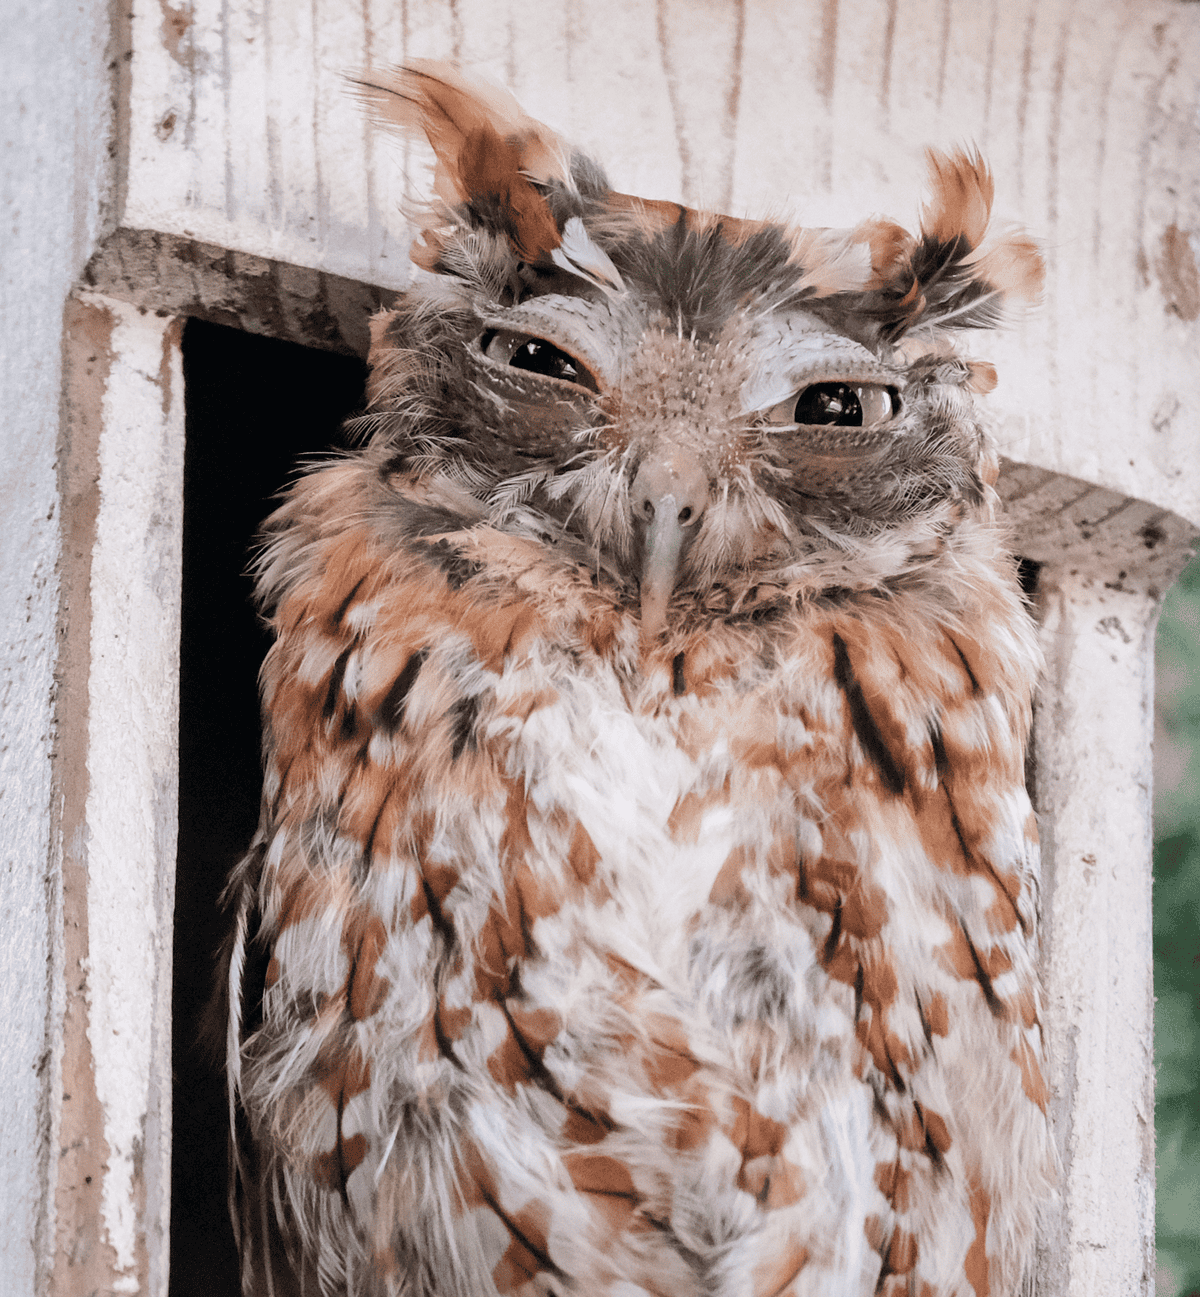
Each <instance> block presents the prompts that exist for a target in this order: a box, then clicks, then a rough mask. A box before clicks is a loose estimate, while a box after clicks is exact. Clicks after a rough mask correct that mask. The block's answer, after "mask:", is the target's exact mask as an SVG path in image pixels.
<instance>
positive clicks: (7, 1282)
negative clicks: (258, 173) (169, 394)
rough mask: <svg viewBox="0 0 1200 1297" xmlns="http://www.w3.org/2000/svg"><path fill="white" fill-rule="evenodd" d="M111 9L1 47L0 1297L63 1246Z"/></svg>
mask: <svg viewBox="0 0 1200 1297" xmlns="http://www.w3.org/2000/svg"><path fill="white" fill-rule="evenodd" d="M107 38H108V15H107V11H106V9H105V7H104V6H99V5H79V4H77V3H74V0H43V2H42V3H38V4H26V3H18V4H17V5H16V6H15V10H14V9H13V8H12V7H10V8H8V9H6V11H5V13H4V35H3V38H0V140H2V149H0V321H2V322H3V323H2V327H0V412H2V413H0V726H2V728H0V986H3V988H4V1012H3V1014H0V1094H2V1095H3V1104H2V1108H3V1114H4V1118H3V1121H0V1167H3V1168H4V1171H3V1175H0V1293H3V1294H9V1293H11V1294H13V1297H18V1295H19V1297H27V1295H28V1294H30V1293H33V1292H35V1291H40V1290H41V1288H42V1286H43V1284H44V1282H45V1275H46V1271H47V1267H48V1265H49V1258H50V1250H51V1247H52V1219H51V1215H50V1210H49V1203H50V1191H51V1186H52V1185H53V1181H54V1176H55V1172H56V1169H57V1157H56V1155H55V1150H54V1149H53V1147H52V1143H53V1133H52V1126H53V1116H54V1113H53V1108H54V1104H55V1102H56V1092H57V1088H58V1087H57V1084H56V1080H55V1077H56V1073H57V1067H58V1062H59V1054H58V1032H57V1024H56V1020H55V1018H56V1006H57V1005H59V1004H60V1003H61V998H62V995H61V979H60V976H59V957H58V953H57V945H58V936H57V933H58V906H59V895H58V891H59V888H58V870H57V862H56V859H55V855H56V852H55V847H54V843H53V832H52V795H51V763H50V754H51V748H52V745H53V742H54V734H53V729H54V668H55V660H56V643H55V639H56V626H57V623H58V617H59V606H58V588H59V586H58V578H57V572H56V567H57V563H58V558H59V544H60V537H59V526H60V515H59V507H58V484H57V479H56V453H57V446H58V440H59V410H60V403H61V378H62V366H61V356H62V319H63V304H64V302H65V301H66V297H67V294H68V293H69V291H70V289H71V286H72V285H73V284H74V283H75V281H76V280H77V279H78V277H79V275H80V273H81V272H82V270H83V267H84V265H85V263H86V262H87V260H88V258H89V256H90V255H91V252H92V250H93V247H94V245H95V242H96V239H97V234H98V230H99V226H100V219H101V209H102V205H103V203H102V200H103V198H104V196H105V192H106V181H105V176H106V168H107V165H108V153H107V147H106V146H107V143H108V134H109V131H110V124H111V110H110V104H109V82H108V69H107V58H106V51H105V46H106V41H107Z"/></svg>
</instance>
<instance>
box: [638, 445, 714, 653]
mask: <svg viewBox="0 0 1200 1297" xmlns="http://www.w3.org/2000/svg"><path fill="white" fill-rule="evenodd" d="M630 496H631V504H632V507H633V516H634V520H635V521H636V522H639V523H641V524H642V525H644V526H645V528H646V531H645V546H644V549H643V557H642V581H641V597H642V642H643V643H644V644H650V643H652V642H653V641H654V640H655V639H657V638H658V635H659V633H660V632H661V631H662V629H663V627H664V626H665V625H666V621H667V605H668V604H669V603H670V602H671V595H672V594H673V593H674V591H675V583H676V582H677V581H678V579H679V568H680V560H681V559H682V557H683V550H684V546H685V544H686V543H687V541H688V540H689V538H690V537H691V535H693V534H694V532H695V528H696V525H697V524H698V522H699V521H700V517H701V515H702V514H703V513H704V510H705V507H706V506H707V504H708V475H707V474H706V473H705V472H704V470H703V469H702V468H701V466H700V462H699V460H697V459H696V457H695V456H694V455H693V454H691V452H690V451H687V450H683V449H681V448H672V449H669V450H666V451H664V452H662V453H660V454H655V455H651V456H649V457H648V458H647V459H645V460H643V461H642V465H641V467H640V468H639V469H638V472H637V476H636V477H635V478H634V480H633V487H632V490H631V492H630Z"/></svg>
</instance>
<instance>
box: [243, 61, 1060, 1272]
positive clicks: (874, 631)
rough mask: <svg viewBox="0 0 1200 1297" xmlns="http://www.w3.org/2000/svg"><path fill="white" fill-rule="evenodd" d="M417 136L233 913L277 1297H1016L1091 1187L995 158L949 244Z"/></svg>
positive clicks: (948, 186)
mask: <svg viewBox="0 0 1200 1297" xmlns="http://www.w3.org/2000/svg"><path fill="white" fill-rule="evenodd" d="M362 93H363V95H364V96H365V97H366V98H367V99H368V100H369V101H370V103H371V105H372V107H373V109H374V110H375V111H376V113H377V114H378V115H379V116H380V117H381V118H382V119H383V120H384V121H385V122H386V123H389V124H391V125H394V126H397V127H399V128H401V129H403V130H405V131H409V132H413V133H423V134H424V136H426V137H427V139H428V141H429V143H430V144H431V145H432V147H433V149H434V152H435V155H436V159H437V165H436V172H435V176H434V186H433V187H434V193H435V196H436V197H435V200H434V201H433V202H432V203H431V204H430V205H429V207H428V208H427V209H425V210H424V215H423V217H422V233H421V237H420V240H419V241H418V243H417V245H416V247H415V249H414V252H413V258H414V260H415V261H416V262H417V264H418V265H419V266H420V267H422V268H423V269H424V270H425V271H427V272H430V273H429V274H427V275H424V276H422V277H421V278H420V279H419V281H418V282H417V283H415V284H414V285H413V287H412V288H411V289H410V290H409V291H408V292H406V293H405V294H404V296H403V297H402V299H401V300H400V302H399V305H398V306H397V307H396V309H395V310H392V311H389V312H385V313H384V314H382V315H380V316H379V317H378V318H376V319H375V321H374V322H373V328H372V349H371V357H370V361H371V379H370V385H369V407H368V411H367V413H366V415H365V416H364V418H363V419H362V421H361V428H360V431H361V433H362V437H363V443H362V448H361V449H360V450H358V451H357V452H356V453H352V454H350V455H348V456H345V457H343V458H341V459H338V460H336V461H332V462H329V463H326V464H324V465H322V466H319V467H318V468H316V469H314V470H313V471H311V472H309V473H308V474H307V475H306V476H304V477H303V478H302V479H301V480H300V481H299V482H298V483H297V484H296V485H295V486H294V487H293V488H292V489H291V490H290V492H289V494H288V496H287V498H286V502H285V503H284V504H283V506H282V507H281V508H280V509H279V510H278V511H277V512H276V513H275V514H274V516H273V517H272V518H271V519H270V521H269V523H268V524H267V533H266V540H265V542H264V549H263V552H262V555H261V558H260V560H259V566H258V578H259V591H260V595H261V599H262V602H263V605H264V607H265V609H266V610H267V612H268V614H269V616H270V618H271V620H272V624H273V627H274V631H275V636H276V639H275V643H274V646H273V648H272V649H271V651H270V654H269V656H268V658H267V661H266V664H265V666H264V668H263V675H262V692H263V707H264V725H265V762H266V774H265V791H264V800H263V809H262V818H261V824H260V828H259V832H258V835H257V837H256V839H255V842H254V844H253V847H252V849H251V851H250V853H249V855H248V856H247V858H246V859H245V860H244V861H243V862H242V864H241V865H240V866H239V867H238V869H237V871H236V873H235V875H234V878H233V880H232V882H231V885H230V896H231V898H232V903H233V905H234V908H235V912H236V923H235V931H234V936H233V939H232V941H231V945H230V949H229V951H228V953H227V958H228V974H227V984H228V991H229V995H230V1000H231V1005H232V1008H231V1011H230V1014H229V1020H228V1023H229V1025H228V1080H229V1090H230V1106H231V1121H232V1127H233V1138H234V1145H235V1171H234V1182H235V1183H234V1199H235V1217H236V1223H237V1227H238V1230H239V1234H240V1246H241V1248H242V1255H243V1274H244V1284H245V1289H246V1291H247V1292H248V1293H249V1292H295V1293H305V1294H310V1293H311V1294H316V1293H321V1294H332V1293H345V1294H384V1293H387V1294H404V1295H405V1297H435V1295H436V1297H486V1295H488V1294H496V1293H499V1294H507V1293H518V1292H519V1293H526V1294H535V1293H536V1294H540V1295H541V1297H548V1295H549V1294H554V1295H555V1297H568V1294H572V1293H577V1294H586V1295H587V1297H600V1295H601V1294H611V1295H612V1297H636V1295H637V1294H656V1295H662V1297H668V1295H669V1297H686V1295H688V1294H696V1295H699V1294H705V1295H706V1297H735V1295H736V1297H785V1295H790V1294H794V1295H795V1297H802V1295H805V1294H869V1293H879V1292H882V1293H885V1294H891V1295H895V1294H900V1293H904V1294H908V1295H909V1297H918V1295H919V1297H950V1295H951V1294H953V1295H955V1297H961V1295H968V1294H972V1295H973V1297H985V1294H986V1295H989V1297H1002V1295H1005V1294H1013V1293H1016V1292H1017V1291H1019V1290H1020V1289H1021V1286H1022V1284H1023V1283H1025V1282H1026V1281H1027V1279H1028V1275H1029V1270H1030V1266H1031V1257H1032V1252H1033V1243H1034V1237H1035V1232H1036V1222H1037V1214H1038V1211H1039V1208H1040V1206H1041V1205H1042V1204H1043V1203H1044V1202H1045V1201H1046V1200H1047V1199H1048V1197H1049V1196H1050V1194H1051V1193H1052V1187H1053V1179H1054V1156H1053V1152H1052V1144H1051V1140H1050V1136H1049V1133H1048V1127H1047V1119H1046V1108H1047V1093H1046V1087H1045V1084H1044V1082H1043V1079H1042V1072H1041V1059H1042V1037H1041V1029H1040V1026H1039V1020H1038V1014H1039V1006H1038V984H1037V976H1036V969H1035V959H1036V946H1037V887H1038V856H1037V845H1036V844H1037V830H1036V825H1035V821H1034V816H1033V813H1032V810H1031V807H1030V803H1029V799H1028V797H1027V795H1026V791H1025V786H1024V782H1023V759H1024V748H1025V743H1026V738H1027V735H1028V730H1029V717H1030V699H1031V691H1032V688H1033V685H1034V681H1035V677H1036V674H1037V671H1038V662H1039V659H1038V650H1037V647H1036V641H1035V636H1034V631H1033V627H1032V625H1031V622H1030V618H1029V616H1028V613H1027V610H1026V608H1025V606H1024V604H1023V601H1022V597H1021V594H1020V592H1019V589H1018V586H1017V582H1016V579H1015V569H1014V563H1013V561H1012V559H1011V558H1010V557H1009V556H1008V554H1007V552H1006V548H1005V545H1006V539H1005V533H1004V530H1003V528H1002V526H1001V524H1000V523H998V521H997V519H996V517H995V514H996V509H997V497H996V495H995V492H994V490H993V483H994V481H995V478H996V474H997V461H996V458H995V454H994V452H993V450H992V448H991V446H990V445H989V442H988V440H987V438H986V436H985V434H984V432H983V430H982V428H981V425H980V422H979V417H978V415H977V414H976V412H975V409H974V404H973V395H972V394H973V393H978V392H982V391H986V390H987V389H988V388H989V387H990V385H991V384H992V382H993V381H994V374H993V373H992V371H991V369H990V367H989V366H988V365H986V364H983V363H980V362H973V361H968V360H965V359H962V358H961V357H960V356H959V355H957V354H956V352H955V349H954V346H953V343H952V338H953V335H954V333H955V332H956V331H957V330H962V329H977V328H980V327H985V326H989V325H992V324H993V323H994V322H995V321H996V320H997V319H998V316H999V311H1000V308H1001V305H1002V303H1003V301H1004V299H1005V298H1011V297H1018V298H1021V297H1024V298H1029V297H1032V296H1035V295H1036V293H1037V290H1038V288H1039V285H1040V280H1041V274H1042V269H1041V261H1040V258H1039V255H1038V253H1037V251H1036V249H1035V247H1034V245H1033V244H1032V243H1031V241H1030V240H1029V239H1028V238H1026V237H1025V236H1024V235H1022V234H1020V233H1015V232H1012V231H1008V232H1004V233H1002V234H998V235H997V234H993V235H992V236H991V237H989V236H988V235H987V225H988V218H989V210H990V206H991V198H992V181H991V178H990V175H989V173H988V171H987V169H986V167H985V166H984V164H983V163H982V161H981V160H980V159H979V158H978V157H974V156H968V155H966V154H957V155H954V156H942V155H931V157H930V198H929V201H928V206H927V207H926V209H925V210H924V212H923V214H922V217H921V223H920V232H919V233H918V234H917V235H915V236H914V235H911V234H909V233H907V232H905V231H904V230H903V229H901V228H900V227H899V226H896V225H894V224H891V223H890V222H888V221H885V220H881V219H872V220H869V221H867V222H865V223H864V224H862V225H860V226H858V227H857V228H855V229H853V230H849V231H834V230H826V229H806V228H800V227H794V226H788V225H784V224H780V223H775V222H769V221H764V222H758V221H748V220H740V219H734V218H731V217H728V216H722V215H717V214H713V213H708V212H701V211H695V210H691V209H688V208H685V207H681V206H678V205H676V204H674V203H667V202H658V201H644V200H641V199H638V198H634V197H630V196H629V195H626V194H622V193H617V192H615V191H613V190H612V189H610V188H609V186H608V183H607V181H606V180H605V177H604V174H603V172H602V171H601V170H600V168H599V167H598V166H597V165H596V164H595V163H593V162H591V161H589V160H588V159H587V158H584V157H582V156H581V155H579V154H578V153H576V152H573V151H572V150H571V149H570V148H569V147H567V146H566V145H565V144H564V143H563V142H562V141H561V140H560V139H559V138H558V137H557V136H556V135H555V134H554V133H553V132H552V131H551V130H549V129H548V128H547V127H545V126H543V125H541V124H539V123H537V122H535V121H533V120H532V119H530V118H529V117H527V116H526V115H525V114H524V113H523V111H522V110H521V109H520V107H519V106H518V105H517V103H516V102H515V101H514V100H513V99H512V98H511V97H510V96H509V95H508V94H507V93H506V92H504V91H502V90H500V89H498V88H495V87H493V86H491V85H489V84H486V83H483V82H481V81H476V80H474V79H471V78H469V77H467V76H466V75H464V74H463V73H461V72H460V71H458V70H457V69H455V68H453V67H451V66H449V65H443V64H437V63H424V62H422V63H413V64H410V65H409V66H407V67H405V68H403V69H400V70H397V71H394V72H389V73H387V74H385V75H378V76H372V77H371V78H370V79H369V83H364V85H363V88H362Z"/></svg>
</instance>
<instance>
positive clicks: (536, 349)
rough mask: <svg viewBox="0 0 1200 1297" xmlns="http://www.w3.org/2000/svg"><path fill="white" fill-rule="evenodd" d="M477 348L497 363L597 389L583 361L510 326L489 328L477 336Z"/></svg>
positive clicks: (596, 384) (597, 390)
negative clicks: (478, 337)
mask: <svg viewBox="0 0 1200 1297" xmlns="http://www.w3.org/2000/svg"><path fill="white" fill-rule="evenodd" d="M479 348H480V350H481V351H482V352H483V354H484V355H485V356H486V357H487V358H488V359H489V360H494V361H495V362H496V363H497V364H499V365H508V366H509V367H510V368H512V369H524V370H527V371H528V372H529V373H531V374H541V375H542V377H543V378H556V379H558V380H559V382H562V383H574V384H575V386H576V387H586V388H587V389H588V391H590V392H599V390H600V385H599V384H598V383H597V382H596V379H595V378H594V377H593V375H592V373H591V371H590V370H589V369H588V368H587V366H586V365H583V364H582V363H581V362H580V361H578V360H576V359H575V357H574V356H572V355H570V354H569V353H568V352H565V351H564V350H563V349H562V348H561V347H558V346H556V345H555V344H554V343H553V342H547V341H546V339H545V338H535V337H532V336H530V335H529V334H528V333H515V332H513V331H512V330H509V329H489V330H488V331H487V332H486V333H485V334H484V335H483V337H481V338H480V339H479Z"/></svg>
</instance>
